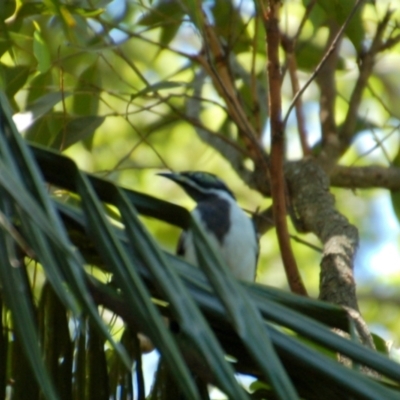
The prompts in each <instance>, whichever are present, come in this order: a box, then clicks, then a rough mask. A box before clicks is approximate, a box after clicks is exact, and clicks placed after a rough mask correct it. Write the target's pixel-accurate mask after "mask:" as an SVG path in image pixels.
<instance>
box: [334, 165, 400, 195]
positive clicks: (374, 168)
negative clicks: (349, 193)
mask: <svg viewBox="0 0 400 400" xmlns="http://www.w3.org/2000/svg"><path fill="white" fill-rule="evenodd" d="M330 180H331V185H332V186H336V187H342V188H349V189H371V188H383V189H389V190H400V168H396V167H381V166H379V165H371V166H368V167H343V166H341V165H337V166H336V167H335V168H334V169H333V171H332V173H331V176H330Z"/></svg>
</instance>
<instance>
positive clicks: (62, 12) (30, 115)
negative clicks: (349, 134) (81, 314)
mask: <svg viewBox="0 0 400 400" xmlns="http://www.w3.org/2000/svg"><path fill="white" fill-rule="evenodd" d="M311 3H315V2H312V1H306V0H304V1H300V0H298V1H296V0H290V1H289V0H287V1H284V2H283V4H282V9H281V29H282V32H284V34H286V35H288V36H293V35H295V34H297V32H298V28H299V25H300V23H301V22H302V19H303V16H304V15H305V13H307V12H308V11H307V10H308V8H309V6H310V4H311ZM339 3H340V4H339ZM354 3H355V2H354V1H348V2H327V1H317V2H316V4H314V6H313V7H312V10H311V12H310V14H309V15H308V17H307V18H306V19H305V20H304V21H303V22H304V25H303V27H302V29H301V30H300V31H299V36H298V37H297V46H296V60H297V66H298V71H297V72H298V77H299V81H300V84H303V83H304V82H305V81H306V80H307V79H308V77H309V76H310V74H311V73H312V72H313V71H314V69H315V68H316V66H317V65H318V63H319V61H320V60H321V58H322V56H323V55H324V53H325V51H326V48H325V45H326V41H327V36H328V34H329V30H328V28H327V24H326V21H327V20H328V16H329V17H330V18H334V19H335V21H336V22H337V23H338V24H342V23H343V22H344V20H345V19H346V17H347V15H348V14H349V12H350V11H351V9H352V7H353V6H354ZM200 7H201V8H202V10H203V12H204V15H205V16H206V18H207V19H208V20H209V21H211V25H212V26H213V27H215V31H216V34H217V35H218V37H219V38H220V39H221V43H223V45H224V46H226V48H229V49H230V52H229V57H231V59H230V62H232V65H234V73H235V84H236V87H237V88H238V91H239V93H240V96H241V98H242V99H243V104H245V105H246V107H247V109H246V113H247V114H248V115H250V116H251V118H254V126H258V128H259V129H258V133H259V135H260V140H261V141H262V143H263V144H264V145H265V148H266V149H268V148H269V145H270V143H269V130H268V101H267V87H266V76H265V75H266V67H265V66H266V62H267V60H266V54H265V32H264V28H263V26H262V21H261V20H260V17H259V16H258V17H257V18H254V15H255V13H256V8H257V3H256V4H255V3H254V2H253V1H250V0H242V1H233V2H231V1H218V0H217V1H213V0H208V1H203V2H190V1H187V2H186V1H182V2H178V1H173V0H159V1H151V0H137V1H135V0H114V1H108V0H99V1H97V0H87V1H85V0H82V1H77V2H68V1H66V2H61V1H58V0H48V1H43V2H35V1H12V0H6V1H5V2H3V4H2V6H1V7H0V16H1V18H0V20H1V22H0V24H1V25H0V34H1V35H0V87H1V88H2V89H3V90H4V91H5V92H6V94H7V97H8V100H9V102H10V103H11V105H12V109H13V113H14V121H15V122H16V124H17V126H18V128H19V130H20V131H21V132H22V133H23V136H24V137H25V138H26V139H27V140H29V141H31V142H33V143H37V144H41V145H44V146H46V147H49V148H53V149H56V150H57V151H60V152H63V153H64V154H65V155H68V156H69V157H71V158H72V159H73V160H75V162H76V163H77V165H78V166H79V167H80V168H81V169H83V170H84V171H87V172H91V173H94V174H96V175H97V176H99V177H102V178H107V179H110V180H112V181H113V182H116V183H118V184H120V185H122V186H124V187H127V188H131V189H135V190H138V191H140V192H143V193H148V194H151V195H153V196H156V197H159V198H162V199H167V200H169V201H171V202H174V203H176V204H179V205H183V206H184V207H187V208H188V209H190V208H192V207H193V205H194V204H193V202H192V201H191V200H190V199H189V198H188V197H187V196H186V195H185V194H184V193H183V192H182V191H181V190H180V189H179V188H178V187H176V186H174V185H173V184H171V183H169V182H168V181H165V180H164V179H163V178H161V177H158V176H156V175H155V174H156V172H158V171H160V170H165V169H172V170H177V171H180V170H204V171H209V172H213V173H216V174H218V175H219V176H220V177H221V178H222V179H224V180H225V181H226V182H227V183H228V184H229V186H230V187H231V189H232V190H233V192H234V193H235V194H236V195H237V197H238V200H239V203H240V204H241V205H242V206H243V208H245V209H246V210H249V211H250V212H255V211H256V210H258V209H263V208H265V207H266V206H268V205H270V200H269V199H265V198H264V197H263V196H262V195H261V194H260V193H258V192H256V191H254V190H251V189H249V188H248V187H247V186H246V185H245V184H244V183H243V181H242V180H241V179H239V178H238V176H237V174H236V173H235V171H234V170H233V169H232V167H231V166H230V164H229V163H228V162H227V160H226V159H225V158H224V157H222V156H221V154H220V153H219V152H218V151H216V150H215V149H213V148H212V147H211V146H209V145H208V144H207V143H205V142H204V141H202V140H201V138H200V137H199V131H198V130H196V128H198V129H202V130H203V131H207V132H214V133H217V134H219V135H220V136H221V138H222V139H223V140H226V141H231V142H233V143H236V144H237V145H238V146H242V143H241V139H240V137H239V135H238V132H237V129H236V127H235V126H234V123H232V121H230V120H229V114H228V113H227V112H226V109H225V105H224V103H223V101H222V100H221V98H220V96H219V95H218V93H217V91H216V89H215V87H214V85H213V82H212V81H211V80H210V78H209V77H207V76H202V72H201V67H200V65H199V63H198V58H197V55H198V53H199V52H200V51H201V48H202V40H201V36H200V34H199V31H198V29H199V26H200V25H201V19H202V18H203V17H202V16H201V15H202V14H201V15H200V12H199V10H200ZM389 8H391V9H392V13H391V16H390V18H391V23H390V24H389V27H388V30H391V32H390V34H393V35H394V36H395V35H399V32H398V24H399V21H400V3H399V2H398V1H389V0H387V1H386V0H379V1H377V2H365V4H364V5H363V6H362V8H361V11H360V12H359V13H357V14H356V15H355V17H354V18H353V19H352V20H351V23H350V24H349V26H348V28H347V30H346V33H345V37H344V39H343V41H342V43H341V48H340V63H339V64H338V68H337V69H336V71H335V79H336V83H337V90H338V93H337V101H336V108H335V112H336V114H335V116H334V117H335V120H336V122H337V123H338V124H340V122H341V121H343V118H344V115H345V113H346V110H347V109H348V100H349V96H350V94H351V91H352V90H353V86H354V81H355V76H356V75H357V71H358V69H357V63H358V58H357V57H358V52H359V51H360V49H362V47H363V46H366V45H368V43H369V41H370V40H371V38H372V37H373V35H374V33H375V30H376V27H377V25H378V22H379V21H381V20H382V19H383V18H384V16H385V14H386V12H387V10H388V9H389ZM393 32H394V33H393ZM388 34H389V33H388ZM282 59H284V55H283V53H282ZM399 64H400V45H399V44H395V45H394V46H392V47H391V48H390V49H388V50H387V51H385V52H382V53H380V54H379V57H377V60H376V63H375V66H374V70H373V74H372V76H371V77H370V79H369V82H368V86H367V89H366V90H365V91H364V93H363V100H362V103H361V108H360V113H359V116H360V126H359V127H358V133H357V136H356V137H355V140H354V142H353V144H352V145H351V147H350V148H349V150H348V151H347V152H346V154H345V155H344V156H343V157H342V159H341V161H340V163H341V164H343V165H350V166H361V165H371V164H379V165H382V166H390V165H396V166H398V165H399V163H400V158H399V156H398V154H400V152H399V126H400V125H399V118H400V111H399V110H400V75H399V73H398V65H399ZM285 68H286V66H284V71H285ZM286 72H287V70H286ZM199 88H200V89H199ZM256 95H257V97H258V99H259V103H258V106H259V110H258V111H257V112H256V113H255V112H254V109H253V108H252V107H253V106H254V103H253V101H254V98H255V96H256ZM199 96H200V100H201V109H200V111H199V112H198V113H197V114H196V112H197V111H196V107H197V105H196V104H197V103H196V102H195V103H193V98H198V97H199ZM282 96H283V109H284V112H285V110H287V108H288V106H289V104H290V102H291V100H292V98H293V92H292V88H291V84H290V80H289V77H288V73H286V74H285V75H284V81H283V85H282ZM319 96H320V93H319V89H318V87H317V85H316V84H315V83H312V84H311V85H310V86H309V88H308V89H307V90H306V91H305V93H304V95H303V97H302V99H303V106H304V113H305V118H306V128H307V132H308V142H309V144H310V146H314V147H315V149H316V150H315V151H318V150H317V149H318V142H319V140H320V136H321V128H320V122H319V116H318V112H319V110H318V101H319ZM286 135H287V157H288V159H291V160H294V159H298V158H301V156H302V152H301V147H300V143H299V138H298V133H297V124H296V120H295V117H294V113H292V114H291V115H290V116H289V118H288V124H287V129H286ZM247 166H248V168H249V169H251V168H252V162H251V160H250V159H248V160H247ZM60 174H62V171H60ZM332 190H333V193H334V194H335V197H336V201H337V208H338V210H339V211H340V212H342V213H343V214H344V215H345V216H346V217H347V218H349V220H350V222H351V223H353V224H354V225H355V226H357V227H358V229H359V232H360V236H361V240H360V249H359V252H358V256H357V260H356V270H355V273H356V280H357V287H358V293H359V297H360V308H361V312H362V314H363V316H364V318H365V320H366V321H367V323H368V324H369V325H370V327H371V329H372V331H374V332H377V333H379V334H380V335H381V336H382V337H384V338H385V339H387V340H393V341H395V342H396V343H398V341H399V340H400V337H399V334H398V332H400V318H399V307H398V306H399V300H398V296H397V295H396V293H397V292H398V285H399V280H400V274H399V259H400V251H399V227H398V218H397V217H396V211H395V210H396V209H398V210H400V200H398V196H397V197H396V194H395V193H394V194H392V197H391V196H390V193H389V192H388V191H387V190H384V189H368V190H352V189H351V188H347V189H340V188H333V189H332ZM399 215H400V211H398V212H397V216H399ZM143 220H144V221H145V224H146V226H147V227H148V228H149V229H150V231H151V232H152V233H153V234H154V236H155V237H156V238H157V240H158V241H159V243H161V244H162V246H163V247H164V248H165V249H167V250H169V251H170V252H174V249H175V246H176V242H177V239H178V235H179V229H177V228H175V227H171V226H170V225H168V224H164V223H162V222H160V221H158V220H154V219H151V218H145V217H144V218H143ZM290 232H291V233H292V234H293V235H295V236H296V237H301V239H302V240H304V241H307V242H309V243H311V244H313V245H315V246H318V241H317V240H316V239H315V238H314V237H313V235H311V234H309V235H299V234H298V233H296V231H295V229H294V228H293V227H291V229H290ZM292 244H293V249H294V251H295V256H296V259H297V261H298V265H299V266H300V271H301V274H302V276H303V278H304V281H305V284H306V286H307V289H308V290H309V293H310V294H311V295H312V296H313V297H317V296H318V283H319V262H320V254H319V253H318V251H316V250H314V249H312V248H310V247H309V246H307V245H305V244H303V243H298V242H296V241H293V242H292ZM29 271H30V274H31V280H32V282H34V284H35V287H36V289H37V290H36V291H35V294H36V295H37V296H39V293H40V292H41V290H42V285H43V276H42V273H41V268H40V266H37V265H32V268H30V269H29ZM257 281H258V282H260V283H265V284H268V285H271V286H275V287H278V288H282V289H287V283H286V278H285V274H284V271H283V268H282V262H281V258H280V254H279V249H278V245H277V241H276V237H275V232H274V231H273V230H271V231H269V232H267V233H266V234H265V235H264V236H263V237H262V238H261V254H260V261H259V267H258V274H257ZM48 295H49V296H50V293H49V294H48ZM41 301H42V300H41ZM43 301H45V300H43Z"/></svg>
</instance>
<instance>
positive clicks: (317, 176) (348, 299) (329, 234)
mask: <svg viewBox="0 0 400 400" xmlns="http://www.w3.org/2000/svg"><path fill="white" fill-rule="evenodd" d="M286 176H287V178H288V185H289V190H290V195H291V199H292V205H293V208H294V211H295V212H296V213H297V215H298V217H299V218H300V220H301V221H302V223H303V226H304V229H305V230H306V231H307V232H313V233H314V234H315V235H316V236H317V237H318V238H319V239H320V240H321V242H322V243H323V246H324V247H323V254H322V260H321V272H320V295H319V297H320V299H321V300H325V301H329V302H331V303H334V304H338V305H341V306H344V307H348V308H351V309H353V310H355V311H357V312H358V310H359V309H358V303H357V297H356V287H355V281H354V276H353V265H354V256H355V252H356V249H357V246H358V232H357V229H356V228H355V227H354V226H353V225H351V224H350V223H349V221H348V220H347V219H346V218H345V217H344V216H343V215H341V214H340V213H338V212H337V210H336V209H335V207H334V206H335V204H334V198H333V196H332V195H331V194H330V193H329V179H328V177H327V176H326V174H325V173H324V171H323V170H322V169H321V168H320V167H319V166H318V165H317V164H316V163H315V162H313V161H312V160H303V161H299V162H296V163H291V164H288V165H287V166H286ZM360 320H361V319H360V318H359V319H358V320H357V321H356V322H359V321H360ZM357 327H358V329H359V331H360V336H361V337H362V338H363V341H364V343H367V344H368V345H370V340H368V339H369V338H370V335H369V332H368V330H367V329H366V328H365V326H364V325H363V324H361V323H358V324H357ZM363 327H364V328H365V329H364V328H363Z"/></svg>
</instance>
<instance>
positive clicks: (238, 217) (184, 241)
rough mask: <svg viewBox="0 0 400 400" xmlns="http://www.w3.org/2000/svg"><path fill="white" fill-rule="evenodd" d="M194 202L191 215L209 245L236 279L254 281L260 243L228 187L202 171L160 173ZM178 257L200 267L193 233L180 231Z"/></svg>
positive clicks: (251, 223) (251, 221) (253, 228)
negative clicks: (207, 239)
mask: <svg viewBox="0 0 400 400" xmlns="http://www.w3.org/2000/svg"><path fill="white" fill-rule="evenodd" d="M158 175H160V176H163V177H165V178H168V179H170V180H172V181H174V182H175V183H177V184H178V185H179V186H180V187H181V188H182V189H183V190H184V191H185V192H186V193H187V194H188V195H189V196H190V197H191V198H192V199H193V200H194V201H195V202H196V203H197V205H196V207H195V208H194V210H193V211H192V216H193V218H195V219H196V220H197V221H198V223H199V224H201V226H202V227H203V229H204V231H205V233H206V234H207V235H208V238H209V239H210V242H211V245H212V246H213V247H214V248H215V249H216V251H218V252H219V253H220V255H221V256H222V259H223V260H224V261H225V264H226V265H227V267H228V268H229V270H230V271H231V273H232V274H233V276H235V277H236V278H237V279H239V280H242V281H247V282H254V280H255V277H256V268H257V260H258V253H259V241H258V235H257V233H256V229H255V225H254V223H253V220H252V219H251V218H249V217H248V216H247V215H246V213H245V212H244V211H243V210H242V209H241V208H240V206H239V205H238V203H237V202H236V198H235V196H234V194H233V193H232V191H231V190H230V189H229V188H228V186H227V185H226V184H225V183H224V182H223V181H222V180H221V179H220V178H218V177H217V176H216V175H214V174H211V173H208V172H202V171H184V172H180V173H178V172H162V173H159V174H158ZM177 254H178V255H180V256H182V257H183V258H184V259H185V260H186V261H187V262H189V263H190V264H193V265H195V266H199V262H198V259H197V256H196V250H195V245H194V242H193V233H192V232H191V230H190V229H189V230H186V231H183V232H182V234H181V237H180V239H179V244H178V249H177Z"/></svg>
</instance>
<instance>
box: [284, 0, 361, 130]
mask: <svg viewBox="0 0 400 400" xmlns="http://www.w3.org/2000/svg"><path fill="white" fill-rule="evenodd" d="M363 1H364V0H357V2H356V4H355V5H354V7H353V9H352V10H351V12H350V14H349V15H348V16H347V18H346V21H344V23H343V25H342V26H341V28H340V29H339V32H338V33H337V35H336V37H335V39H334V40H333V41H332V44H331V46H330V47H329V49H328V51H327V52H326V53H325V54H324V56H323V57H322V60H321V61H320V63H319V64H318V66H317V67H316V68H315V70H314V72H313V73H312V74H311V76H310V78H309V79H308V80H307V82H306V83H305V84H304V86H303V87H302V88H301V89H300V90H299V91H298V92H297V93H296V94H295V96H294V97H293V100H292V102H291V103H290V106H289V108H288V110H287V112H286V115H285V118H284V119H283V126H284V127H285V126H286V123H287V120H288V118H289V115H290V113H291V111H292V109H293V107H294V106H295V104H296V102H297V99H298V98H299V97H300V96H302V95H303V93H304V92H305V90H306V89H307V88H308V86H310V84H311V82H312V81H313V80H314V79H315V78H316V76H317V75H318V73H319V71H320V70H321V68H322V67H323V66H324V64H325V62H326V60H327V59H328V58H329V57H330V55H331V54H332V53H333V52H334V50H335V48H336V45H337V44H338V42H339V40H340V39H341V37H342V35H343V32H344V30H345V29H346V28H347V26H348V24H349V22H350V20H351V19H352V18H353V16H354V14H355V13H356V11H357V10H358V8H359V6H360V5H361V4H362V3H363Z"/></svg>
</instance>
